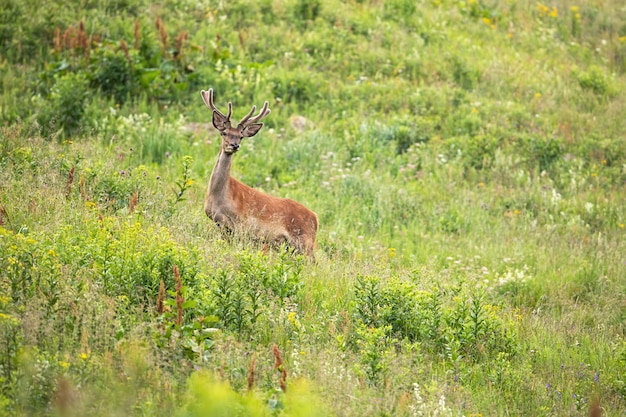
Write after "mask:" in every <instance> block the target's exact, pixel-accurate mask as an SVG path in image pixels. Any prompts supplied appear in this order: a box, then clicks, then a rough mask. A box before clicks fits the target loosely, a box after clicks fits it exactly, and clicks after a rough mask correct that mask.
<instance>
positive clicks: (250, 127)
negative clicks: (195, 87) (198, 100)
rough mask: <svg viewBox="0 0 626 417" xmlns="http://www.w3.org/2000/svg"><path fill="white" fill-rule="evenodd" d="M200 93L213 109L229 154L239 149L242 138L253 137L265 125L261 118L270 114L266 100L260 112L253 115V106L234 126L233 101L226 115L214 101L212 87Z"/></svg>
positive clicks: (214, 119)
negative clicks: (232, 120)
mask: <svg viewBox="0 0 626 417" xmlns="http://www.w3.org/2000/svg"><path fill="white" fill-rule="evenodd" d="M200 94H201V95H202V100H204V104H206V106H207V107H208V108H209V109H210V110H211V111H213V126H214V127H215V128H216V129H217V130H218V131H219V132H220V135H221V136H222V151H224V152H226V153H228V154H233V153H235V152H237V151H238V150H239V144H240V143H241V139H243V138H251V137H252V136H254V135H256V134H257V133H258V132H259V130H261V128H262V127H263V123H259V120H261V119H262V118H264V117H265V116H267V115H268V114H270V109H269V108H268V106H269V103H268V102H267V101H266V102H265V104H263V108H262V109H261V111H260V112H259V114H257V115H256V116H254V117H252V115H253V114H254V112H255V111H256V106H252V109H251V110H250V112H249V113H248V114H247V115H246V116H245V117H244V118H243V119H241V121H240V122H239V124H238V125H237V127H232V126H231V124H230V117H231V116H232V115H233V103H231V102H230V101H229V102H228V114H227V115H226V116H225V115H224V113H222V112H221V111H219V110H218V108H217V107H215V104H214V103H213V89H212V88H209V91H204V90H202V91H200Z"/></svg>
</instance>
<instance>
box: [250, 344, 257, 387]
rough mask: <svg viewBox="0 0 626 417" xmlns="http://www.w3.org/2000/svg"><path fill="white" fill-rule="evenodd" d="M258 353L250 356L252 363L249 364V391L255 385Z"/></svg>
mask: <svg viewBox="0 0 626 417" xmlns="http://www.w3.org/2000/svg"><path fill="white" fill-rule="evenodd" d="M255 368H256V355H255V354H254V353H252V358H250V365H249V366H248V391H251V390H252V388H253V387H254V376H255V373H256V369H255Z"/></svg>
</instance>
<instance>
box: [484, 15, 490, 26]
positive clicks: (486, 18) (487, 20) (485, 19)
mask: <svg viewBox="0 0 626 417" xmlns="http://www.w3.org/2000/svg"><path fill="white" fill-rule="evenodd" d="M483 22H485V24H486V25H489V24H491V20H490V19H489V18H488V17H483Z"/></svg>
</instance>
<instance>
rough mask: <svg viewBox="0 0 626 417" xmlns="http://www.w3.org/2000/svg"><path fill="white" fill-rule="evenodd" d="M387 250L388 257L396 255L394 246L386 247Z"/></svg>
mask: <svg viewBox="0 0 626 417" xmlns="http://www.w3.org/2000/svg"><path fill="white" fill-rule="evenodd" d="M387 252H389V257H390V258H395V257H396V248H389V249H387Z"/></svg>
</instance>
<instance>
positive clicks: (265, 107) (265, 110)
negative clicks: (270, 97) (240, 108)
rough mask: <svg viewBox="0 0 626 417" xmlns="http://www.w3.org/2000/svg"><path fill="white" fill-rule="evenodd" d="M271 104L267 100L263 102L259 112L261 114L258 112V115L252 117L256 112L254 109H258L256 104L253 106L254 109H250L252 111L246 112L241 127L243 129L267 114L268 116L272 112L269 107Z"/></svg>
mask: <svg viewBox="0 0 626 417" xmlns="http://www.w3.org/2000/svg"><path fill="white" fill-rule="evenodd" d="M269 105H270V103H268V102H267V101H266V102H265V103H264V104H263V108H262V109H261V111H260V112H259V114H257V115H256V116H254V117H253V118H252V119H250V116H252V114H253V113H254V111H255V110H256V106H252V109H251V110H250V113H248V114H246V116H245V117H244V118H243V119H241V121H240V122H239V126H238V128H239V129H243V128H245V127H246V126H249V125H251V124H253V123H257V122H258V121H259V120H261V119H262V118H264V117H265V116H267V115H268V114H270V112H271V110H270V109H269V108H268V106H269Z"/></svg>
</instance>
